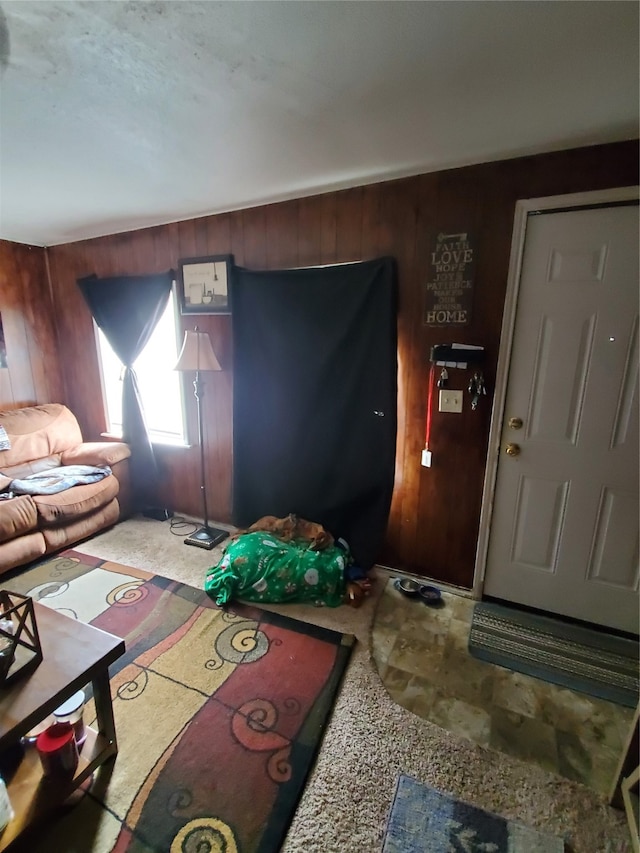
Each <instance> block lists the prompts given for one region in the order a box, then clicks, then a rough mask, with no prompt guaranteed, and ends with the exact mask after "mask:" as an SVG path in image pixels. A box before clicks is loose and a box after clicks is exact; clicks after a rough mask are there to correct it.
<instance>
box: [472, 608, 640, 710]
mask: <svg viewBox="0 0 640 853" xmlns="http://www.w3.org/2000/svg"><path fill="white" fill-rule="evenodd" d="M469 652H470V653H471V654H472V655H473V656H474V657H476V658H479V659H480V660H484V661H487V662H488V663H495V664H498V666H504V667H506V668H507V669H512V670H515V672H523V673H524V674H525V675H532V676H533V677H534V678H541V679H542V680H543V681H549V682H551V684H560V685H561V686H562V687H569V688H570V689H571V690H578V691H579V692H581V693H587V694H588V695H589V696H597V697H598V698H599V699H606V700H607V701H608V702H616V703H617V704H618V705H626V706H627V707H628V708H635V706H636V705H637V704H638V643H637V642H636V641H635V640H627V639H625V638H624V637H617V636H614V635H612V634H608V633H606V632H604V631H598V630H595V629H593V628H586V627H583V626H582V625H575V624H571V623H566V622H562V621H561V620H559V619H551V618H549V617H548V616H539V615H538V614H536V613H529V612H527V611H525V610H517V609H516V608H513V607H504V606H503V605H501V604H491V603H486V602H484V601H482V602H479V603H478V604H476V605H475V607H474V608H473V618H472V621H471V631H470V632H469Z"/></svg>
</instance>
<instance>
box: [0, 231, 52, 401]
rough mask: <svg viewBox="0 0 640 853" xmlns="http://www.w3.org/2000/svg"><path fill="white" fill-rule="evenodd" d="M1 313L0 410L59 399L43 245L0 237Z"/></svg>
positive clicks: (49, 293) (50, 303)
mask: <svg viewBox="0 0 640 853" xmlns="http://www.w3.org/2000/svg"><path fill="white" fill-rule="evenodd" d="M0 317H1V318H2V328H3V331H4V338H5V344H6V350H7V367H5V368H0V410H3V411H4V410H7V409H17V408H20V407H22V406H32V405H34V404H38V403H50V402H52V401H57V400H61V399H62V398H63V377H62V372H61V370H60V368H59V365H58V344H57V336H56V326H55V320H54V316H53V302H52V298H51V292H50V288H49V279H48V275H47V270H46V255H45V250H44V249H42V248H39V247H32V246H23V245H20V244H18V243H9V242H7V241H6V240H0Z"/></svg>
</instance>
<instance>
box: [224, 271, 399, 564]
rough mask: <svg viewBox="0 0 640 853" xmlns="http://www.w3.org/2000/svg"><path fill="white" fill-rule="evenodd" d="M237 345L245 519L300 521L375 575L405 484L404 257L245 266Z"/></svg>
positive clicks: (238, 457) (236, 316)
mask: <svg viewBox="0 0 640 853" xmlns="http://www.w3.org/2000/svg"><path fill="white" fill-rule="evenodd" d="M233 339H234V411H233V459H234V462H233V516H234V522H235V523H236V524H237V525H239V526H246V525H248V524H251V523H252V522H253V521H256V520H257V519H258V518H259V517H261V516H263V515H275V516H279V517H281V516H285V515H287V514H288V513H290V512H294V513H297V514H298V515H299V516H301V517H303V518H307V519H309V520H311V521H317V522H320V523H321V524H322V525H323V526H324V527H326V528H327V529H328V530H330V531H331V532H332V533H333V534H334V536H336V537H338V536H342V537H344V538H345V539H346V540H347V541H348V543H349V545H350V547H351V550H352V553H353V555H354V558H355V560H356V562H357V563H358V564H359V565H360V566H362V567H363V568H366V569H368V568H369V567H370V566H371V565H372V564H373V563H374V562H375V559H376V556H377V555H378V553H379V548H380V545H381V543H382V540H383V537H384V534H385V530H386V525H387V519H388V513H389V506H390V502H391V494H392V491H393V480H394V466H395V447H396V397H397V379H396V371H397V362H396V347H397V332H396V281H395V264H394V261H393V259H391V258H381V259H377V260H373V261H365V262H362V263H354V264H343V265H337V266H331V267H313V268H309V269H299V270H281V271H268V272H252V271H249V270H245V269H238V270H236V272H235V273H234V284H233Z"/></svg>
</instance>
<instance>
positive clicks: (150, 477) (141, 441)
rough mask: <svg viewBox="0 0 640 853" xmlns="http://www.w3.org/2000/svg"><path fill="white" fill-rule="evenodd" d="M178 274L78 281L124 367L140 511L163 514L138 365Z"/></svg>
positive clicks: (126, 426) (125, 434)
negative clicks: (138, 375) (135, 367)
mask: <svg viewBox="0 0 640 853" xmlns="http://www.w3.org/2000/svg"><path fill="white" fill-rule="evenodd" d="M173 278H174V273H173V271H172V270H169V271H168V272H166V273H161V274H157V275H138V276H119V277H117V278H98V277H97V276H95V275H92V276H88V277H86V278H82V279H78V287H79V288H80V290H81V292H82V295H83V296H84V298H85V301H86V303H87V305H88V306H89V310H90V311H91V314H92V316H93V318H94V319H95V321H96V323H97V324H98V326H99V327H100V329H101V330H102V331H103V332H104V335H105V337H106V338H107V340H108V341H109V343H110V344H111V347H112V349H113V351H114V352H115V354H116V355H117V356H118V358H119V359H120V361H121V362H122V363H123V365H124V366H125V370H124V378H123V385H122V438H123V441H126V442H127V444H129V445H130V446H131V483H132V491H133V501H134V507H135V509H138V510H142V511H148V510H153V514H154V515H155V514H156V513H157V512H158V507H157V494H158V488H159V476H158V469H157V464H156V459H155V455H154V452H153V445H152V444H151V440H150V438H149V432H148V430H147V426H146V423H145V418H144V410H143V407H142V401H141V399H140V392H139V389H138V382H137V379H136V374H135V370H134V369H133V363H134V362H135V360H136V359H137V358H138V356H139V355H140V353H141V352H142V351H143V349H144V348H145V346H146V345H147V344H148V342H149V339H150V337H151V335H152V333H153V330H154V329H155V327H156V325H157V324H158V321H159V320H160V318H161V317H162V314H163V313H164V310H165V308H166V307H167V301H168V299H169V295H170V293H171V287H172V282H173Z"/></svg>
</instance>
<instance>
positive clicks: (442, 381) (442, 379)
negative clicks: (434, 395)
mask: <svg viewBox="0 0 640 853" xmlns="http://www.w3.org/2000/svg"><path fill="white" fill-rule="evenodd" d="M448 379H449V372H448V370H447V368H446V367H443V368H442V373H441V374H440V379H438V382H437V385H438V388H446V387H447V380H448Z"/></svg>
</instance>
